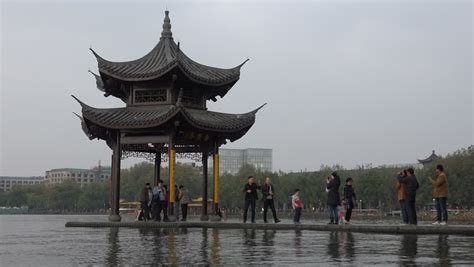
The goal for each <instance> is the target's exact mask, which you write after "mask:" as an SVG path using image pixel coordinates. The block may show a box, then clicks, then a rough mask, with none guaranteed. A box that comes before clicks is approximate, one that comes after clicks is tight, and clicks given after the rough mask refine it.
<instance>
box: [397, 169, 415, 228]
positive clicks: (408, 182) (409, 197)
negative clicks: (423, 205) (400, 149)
mask: <svg viewBox="0 0 474 267" xmlns="http://www.w3.org/2000/svg"><path fill="white" fill-rule="evenodd" d="M398 181H399V182H401V183H402V184H405V186H406V192H407V194H406V209H407V215H408V223H409V224H412V225H417V224H418V221H417V218H416V203H415V202H416V191H417V190H418V188H419V187H420V185H419V184H418V181H417V180H416V176H415V171H414V170H413V168H408V169H407V176H406V177H403V176H400V175H399V176H398Z"/></svg>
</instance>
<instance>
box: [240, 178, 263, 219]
mask: <svg viewBox="0 0 474 267" xmlns="http://www.w3.org/2000/svg"><path fill="white" fill-rule="evenodd" d="M260 188H261V187H260V186H259V185H257V184H256V183H255V179H254V178H253V176H249V178H248V182H247V183H246V184H245V186H244V190H243V192H244V193H245V208H244V223H245V222H247V212H248V209H249V207H250V209H251V212H252V223H255V204H256V201H257V199H258V193H257V189H260Z"/></svg>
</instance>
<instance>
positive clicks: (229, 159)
mask: <svg viewBox="0 0 474 267" xmlns="http://www.w3.org/2000/svg"><path fill="white" fill-rule="evenodd" d="M219 154H220V168H219V173H221V174H224V173H230V174H237V173H238V172H239V170H240V168H242V166H243V165H244V164H249V165H252V166H254V167H255V168H256V169H258V170H260V171H270V172H271V171H272V170H273V165H272V149H267V148H247V149H228V148H222V149H219Z"/></svg>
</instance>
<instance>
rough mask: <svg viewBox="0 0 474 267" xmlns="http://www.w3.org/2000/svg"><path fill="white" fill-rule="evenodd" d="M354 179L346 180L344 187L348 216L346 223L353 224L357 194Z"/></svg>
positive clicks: (346, 216)
mask: <svg viewBox="0 0 474 267" xmlns="http://www.w3.org/2000/svg"><path fill="white" fill-rule="evenodd" d="M352 182H353V180H352V178H351V177H349V178H347V179H346V185H345V186H344V199H343V203H344V206H345V208H346V215H345V218H344V221H345V223H348V224H350V223H351V215H352V209H353V208H354V203H355V202H356V201H357V200H356V194H355V192H354V188H352Z"/></svg>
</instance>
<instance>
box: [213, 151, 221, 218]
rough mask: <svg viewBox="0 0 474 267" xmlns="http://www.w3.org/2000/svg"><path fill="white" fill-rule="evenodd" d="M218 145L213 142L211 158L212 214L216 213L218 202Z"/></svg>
mask: <svg viewBox="0 0 474 267" xmlns="http://www.w3.org/2000/svg"><path fill="white" fill-rule="evenodd" d="M219 158H220V157H219V146H218V144H217V142H215V144H214V158H213V160H214V161H213V164H214V195H213V199H214V214H217V213H218V211H219V202H220V194H219V193H220V192H219V191H220V190H219V182H220V181H219V179H220V177H219Z"/></svg>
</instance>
